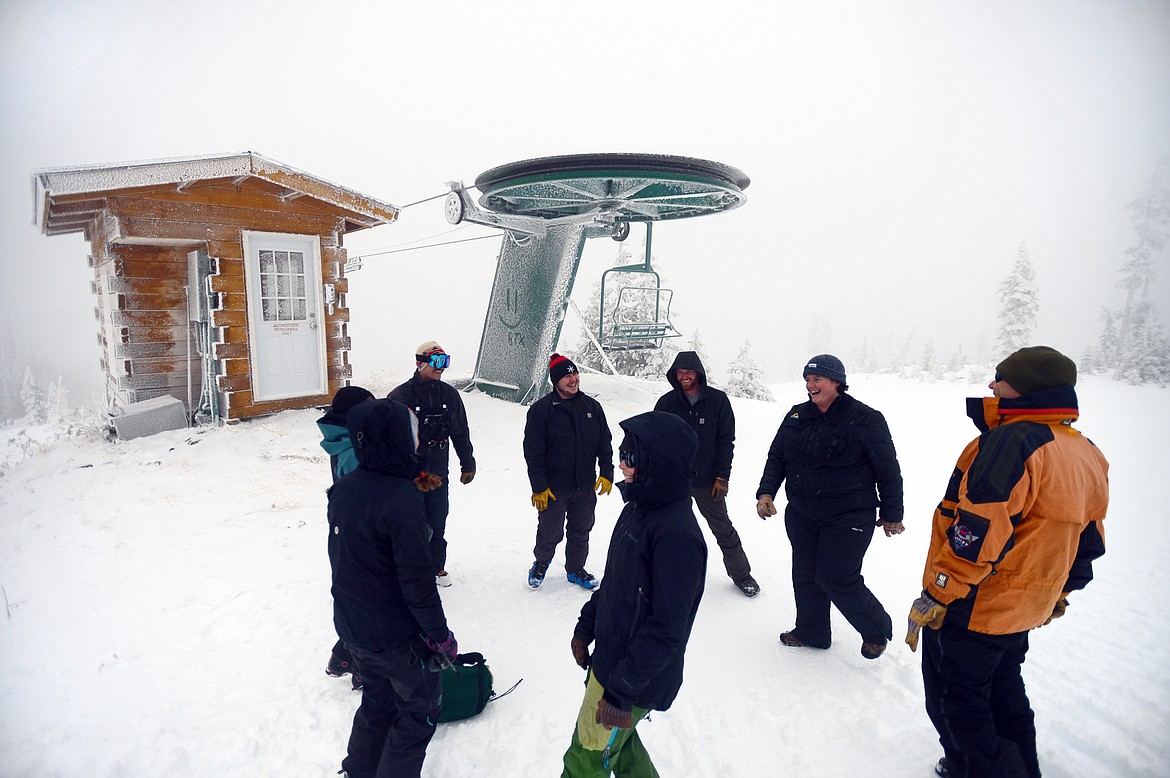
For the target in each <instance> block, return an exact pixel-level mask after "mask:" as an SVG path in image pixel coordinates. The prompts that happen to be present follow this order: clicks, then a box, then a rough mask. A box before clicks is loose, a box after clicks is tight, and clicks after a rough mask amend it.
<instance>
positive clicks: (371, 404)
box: [328, 400, 447, 651]
mask: <svg viewBox="0 0 1170 778" xmlns="http://www.w3.org/2000/svg"><path fill="white" fill-rule="evenodd" d="M347 427H348V428H349V433H350V437H351V438H352V439H353V443H354V451H355V453H356V454H357V458H358V469H357V470H355V471H353V472H352V473H350V474H349V475H347V476H345V477H344V478H342V479H340V480H339V481H338V482H337V483H336V484H334V485H333V487H332V488H330V490H329V543H328V547H329V564H330V567H331V568H332V570H333V588H332V593H333V624H334V627H335V628H336V629H337V636H338V637H340V638H341V640H342V642H344V643H346V644H348V645H351V646H355V647H357V648H361V649H365V650H366V651H381V650H384V649H386V648H389V647H391V646H396V645H400V644H402V643H404V642H406V641H407V640H410V639H411V638H417V637H430V638H432V639H433V640H435V641H442V640H444V639H446V637H447V619H446V617H445V615H444V614H443V604H442V602H441V601H440V600H439V592H438V589H436V588H435V569H434V566H433V565H431V562H430V558H431V557H430V547H429V545H428V540H429V531H428V529H427V522H426V514H425V513H424V510H423V499H422V493H421V492H419V490H418V488H417V487H416V486H415V485H414V483H412V482H411V478H413V477H414V476H415V475H417V474H418V472H419V464H418V459H417V457H416V456H415V454H414V435H413V433H412V431H411V426H410V415H409V413H408V412H407V410H406V407H405V406H403V405H401V404H400V403H397V402H394V401H393V400H368V401H366V402H364V403H361V404H360V405H357V406H354V408H353V410H351V411H350V412H349V420H348V424H347Z"/></svg>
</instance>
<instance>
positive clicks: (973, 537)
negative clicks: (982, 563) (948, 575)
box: [947, 511, 991, 562]
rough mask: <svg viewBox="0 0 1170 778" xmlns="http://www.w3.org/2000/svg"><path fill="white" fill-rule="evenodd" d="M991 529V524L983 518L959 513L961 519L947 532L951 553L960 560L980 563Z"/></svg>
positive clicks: (964, 512) (962, 512)
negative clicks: (984, 541)
mask: <svg viewBox="0 0 1170 778" xmlns="http://www.w3.org/2000/svg"><path fill="white" fill-rule="evenodd" d="M990 529H991V522H990V521H988V520H987V519H985V518H983V517H982V516H976V515H975V514H973V513H968V512H966V511H960V512H959V518H958V519H957V520H956V521H955V523H954V524H952V525H951V526H950V528H949V529H948V530H947V539H948V540H949V541H950V543H951V551H953V552H955V556H957V557H959V558H960V559H966V560H967V561H968V562H977V561H979V552H980V551H981V550H982V549H983V540H984V538H986V537H987V532H988V530H990Z"/></svg>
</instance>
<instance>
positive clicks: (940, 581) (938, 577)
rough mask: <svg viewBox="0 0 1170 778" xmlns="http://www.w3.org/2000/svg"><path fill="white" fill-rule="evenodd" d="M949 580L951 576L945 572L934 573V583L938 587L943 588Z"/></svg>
mask: <svg viewBox="0 0 1170 778" xmlns="http://www.w3.org/2000/svg"><path fill="white" fill-rule="evenodd" d="M950 580H951V577H950V576H949V575H947V574H946V573H935V576H934V585H935V586H937V587H938V588H940V589H945V588H947V582H948V581H950Z"/></svg>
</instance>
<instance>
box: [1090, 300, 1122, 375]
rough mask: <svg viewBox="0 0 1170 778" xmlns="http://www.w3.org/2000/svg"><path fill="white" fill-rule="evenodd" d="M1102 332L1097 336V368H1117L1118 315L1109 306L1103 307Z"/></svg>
mask: <svg viewBox="0 0 1170 778" xmlns="http://www.w3.org/2000/svg"><path fill="white" fill-rule="evenodd" d="M1101 320H1102V321H1103V322H1104V324H1102V325H1101V334H1100V335H1098V336H1097V349H1096V352H1097V360H1096V361H1097V369H1098V370H1115V369H1116V368H1117V354H1118V351H1119V346H1118V343H1119V341H1118V339H1117V315H1115V314H1114V313H1113V312H1112V311H1110V310H1109V309H1108V308H1102V309H1101Z"/></svg>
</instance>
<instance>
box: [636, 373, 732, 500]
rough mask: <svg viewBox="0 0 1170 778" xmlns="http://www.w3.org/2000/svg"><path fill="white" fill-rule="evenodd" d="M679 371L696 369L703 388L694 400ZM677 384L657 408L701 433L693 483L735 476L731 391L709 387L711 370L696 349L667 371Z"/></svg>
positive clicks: (703, 485) (709, 483)
mask: <svg viewBox="0 0 1170 778" xmlns="http://www.w3.org/2000/svg"><path fill="white" fill-rule="evenodd" d="M679 370H694V371H695V373H696V374H697V375H696V380H697V382H698V384H699V385H700V386H701V387H702V388H703V390H702V394H700V395H699V399H698V400H696V401H695V402H694V403H692V402H691V401H690V398H689V397H687V395H686V392H684V391H683V390H682V388H681V387H680V386H679V383H678V377H677V376H676V375H675V374H676V373H677V372H678V371H679ZM666 380H668V381H670V385H671V386H673V387H674V390H673V391H670V392H667V393H666V394H664V395H662V397H660V398H658V402H657V403H656V404H655V405H654V410H656V411H665V412H667V413H673V414H674V415H675V416H679V417H681V418H682V419H683V421H685V422H686V423H687V424H689V425H691V429H693V430H694V431H695V434H697V435H698V436H699V451H698V453H697V454H695V467H694V470H695V475H694V478H693V480H692V481H691V483H692V484H693V485H694V486H696V487H710V486H711V484H713V483H715V479H716V478H727V479H730V478H731V457H732V454H733V452H734V451H735V414H734V413H732V411H731V401H730V400H728V399H727V394H726V393H724V392H721V391H719V390H718V389H713V388H711V387H710V386H707V371H706V370H704V369H703V362H702V361H701V360H700V359H699V355H698V354H696V353H695V352H694V351H680V352H679V353H678V356H676V357H675V358H674V364H672V365H671V366H670V371H669V372H668V373H667V374H666Z"/></svg>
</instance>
